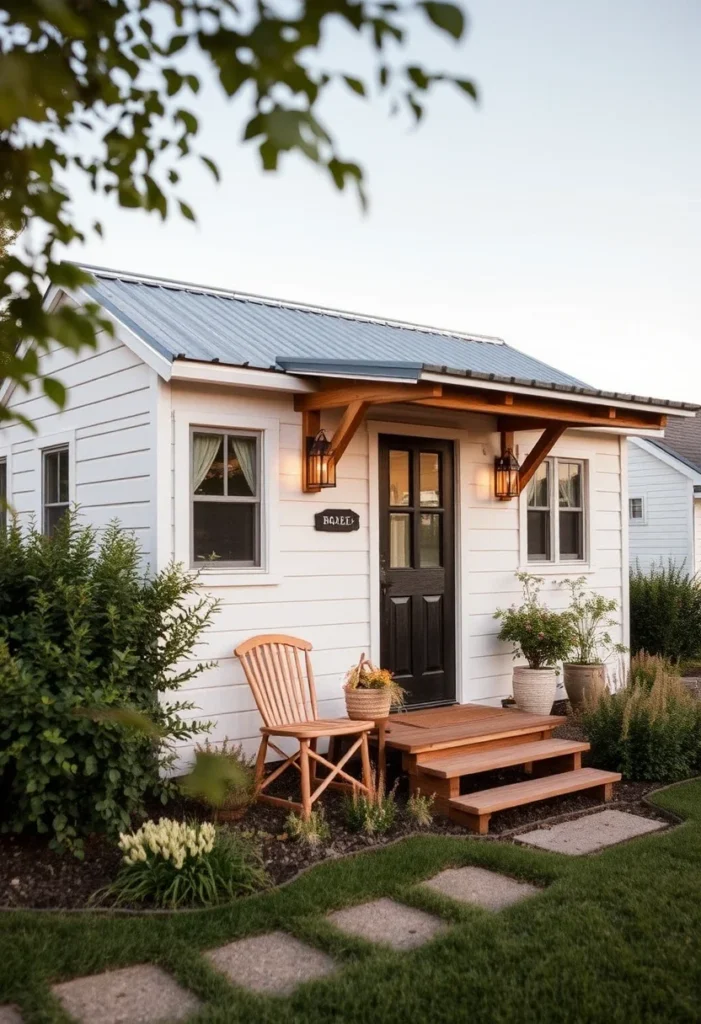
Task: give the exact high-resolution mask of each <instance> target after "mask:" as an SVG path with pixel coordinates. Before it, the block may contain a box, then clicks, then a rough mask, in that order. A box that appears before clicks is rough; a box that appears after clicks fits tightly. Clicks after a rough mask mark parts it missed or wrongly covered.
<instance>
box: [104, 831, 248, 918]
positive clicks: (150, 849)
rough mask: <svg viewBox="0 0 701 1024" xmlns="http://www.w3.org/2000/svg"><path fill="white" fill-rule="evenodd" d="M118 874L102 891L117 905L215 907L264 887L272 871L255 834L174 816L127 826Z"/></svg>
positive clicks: (122, 837) (121, 838)
mask: <svg viewBox="0 0 701 1024" xmlns="http://www.w3.org/2000/svg"><path fill="white" fill-rule="evenodd" d="M119 848H120V850H121V851H122V853H123V857H122V864H121V867H120V870H119V873H118V875H117V878H116V879H115V881H114V882H113V883H112V885H110V886H108V888H107V889H105V890H103V891H102V892H101V893H100V894H98V895H99V896H100V897H108V898H110V899H111V900H112V901H113V902H114V903H115V905H119V904H124V903H133V904H139V903H145V902H147V903H151V904H153V905H155V906H157V907H163V908H168V909H173V910H175V909H177V908H178V907H181V906H202V907H210V906H214V905H215V904H218V903H223V902H226V901H227V900H231V899H234V898H235V897H236V896H242V895H247V894H248V893H251V892H255V891H256V890H257V889H261V888H263V887H264V886H265V885H266V884H267V876H266V874H265V870H264V868H263V865H262V861H261V858H260V854H259V853H258V852H257V850H256V849H255V847H254V846H253V845H252V843H251V841H250V839H248V838H246V837H244V836H241V835H239V834H237V833H235V832H233V831H229V830H226V829H221V828H219V829H218V828H216V827H215V826H214V825H213V824H212V823H211V822H201V823H198V822H193V823H188V822H183V821H175V820H174V819H172V818H160V819H159V820H158V822H155V821H147V822H145V823H144V824H143V825H142V826H141V828H139V829H137V830H136V831H135V832H122V833H121V835H120V837H119Z"/></svg>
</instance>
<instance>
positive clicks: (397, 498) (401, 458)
mask: <svg viewBox="0 0 701 1024" xmlns="http://www.w3.org/2000/svg"><path fill="white" fill-rule="evenodd" d="M409 491H410V486H409V452H397V451H391V452H390V453H389V503H390V505H410V504H411V501H410V498H409Z"/></svg>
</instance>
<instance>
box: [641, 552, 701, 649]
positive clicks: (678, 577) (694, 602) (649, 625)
mask: <svg viewBox="0 0 701 1024" xmlns="http://www.w3.org/2000/svg"><path fill="white" fill-rule="evenodd" d="M630 647H631V651H633V653H637V652H638V651H647V652H648V653H649V654H660V655H662V656H663V657H665V658H670V659H672V660H673V661H681V660H690V659H693V658H697V659H698V658H699V657H701V581H700V580H699V579H698V578H697V577H695V576H691V575H690V574H689V573H688V572H684V569H683V568H682V567H679V566H676V565H674V563H672V562H670V563H669V564H668V565H667V566H664V565H663V564H662V563H660V564H659V565H656V566H653V567H652V568H651V569H650V571H649V572H647V573H644V572H642V570H641V569H640V566H638V567H637V568H636V569H635V570H634V571H633V572H632V573H631V576H630Z"/></svg>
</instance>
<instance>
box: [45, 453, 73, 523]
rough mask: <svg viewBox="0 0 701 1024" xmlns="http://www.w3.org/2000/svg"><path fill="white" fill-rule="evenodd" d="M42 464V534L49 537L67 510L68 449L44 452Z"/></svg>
mask: <svg viewBox="0 0 701 1024" xmlns="http://www.w3.org/2000/svg"><path fill="white" fill-rule="evenodd" d="M43 462H44V481H43V505H44V517H43V518H44V522H43V528H44V533H45V534H47V535H48V536H49V537H50V536H51V535H52V534H53V532H54V530H55V529H56V524H57V523H58V522H59V520H60V519H61V517H62V516H63V515H64V514H65V512H66V511H67V510H68V496H69V479H68V474H69V466H68V448H67V447H64V448H54V449H53V450H50V451H46V452H44V455H43Z"/></svg>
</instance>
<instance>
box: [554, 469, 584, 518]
mask: <svg viewBox="0 0 701 1024" xmlns="http://www.w3.org/2000/svg"><path fill="white" fill-rule="evenodd" d="M557 479H558V484H557V489H558V497H559V501H560V508H581V507H582V467H581V465H580V463H579V462H558V464H557Z"/></svg>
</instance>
